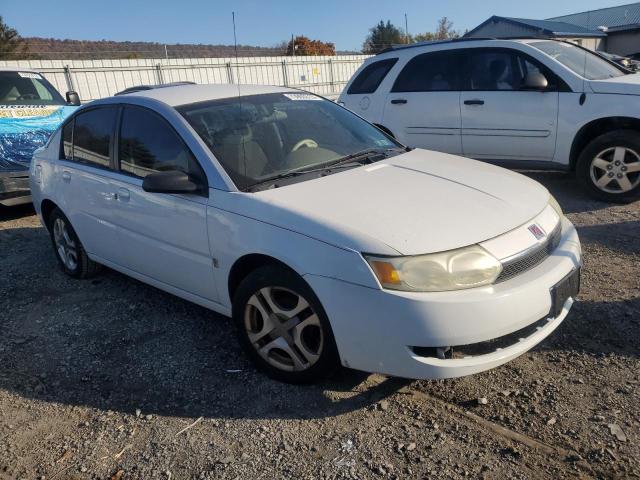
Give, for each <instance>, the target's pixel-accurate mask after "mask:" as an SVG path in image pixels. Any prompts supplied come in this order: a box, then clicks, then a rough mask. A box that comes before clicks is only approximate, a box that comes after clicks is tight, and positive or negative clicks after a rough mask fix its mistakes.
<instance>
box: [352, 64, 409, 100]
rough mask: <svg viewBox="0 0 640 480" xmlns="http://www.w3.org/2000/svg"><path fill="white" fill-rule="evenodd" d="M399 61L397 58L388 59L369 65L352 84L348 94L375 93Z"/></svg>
mask: <svg viewBox="0 0 640 480" xmlns="http://www.w3.org/2000/svg"><path fill="white" fill-rule="evenodd" d="M397 61H398V59H397V58H388V59H386V60H380V61H379V62H373V63H372V64H371V65H367V66H366V67H365V68H364V69H363V70H362V71H361V72H360V74H359V75H358V76H357V77H356V78H355V80H354V81H353V82H352V83H351V86H350V87H349V90H348V91H347V93H348V94H362V93H374V92H375V91H376V90H377V89H378V87H379V86H380V84H381V83H382V80H384V78H385V77H386V76H387V74H388V73H389V70H391V68H393V66H394V65H395V64H396V62H397Z"/></svg>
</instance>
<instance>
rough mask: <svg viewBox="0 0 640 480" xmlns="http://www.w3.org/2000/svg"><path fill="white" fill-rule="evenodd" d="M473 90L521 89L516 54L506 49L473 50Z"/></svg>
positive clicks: (470, 64) (471, 70) (471, 65)
mask: <svg viewBox="0 0 640 480" xmlns="http://www.w3.org/2000/svg"><path fill="white" fill-rule="evenodd" d="M469 66H470V69H469V70H470V75H469V80H470V82H471V90H482V91H495V90H519V89H520V84H521V81H522V79H521V78H520V76H519V75H518V73H517V70H516V68H517V62H516V56H515V55H514V54H512V53H511V52H508V51H506V50H479V51H473V50H471V58H470V62H469Z"/></svg>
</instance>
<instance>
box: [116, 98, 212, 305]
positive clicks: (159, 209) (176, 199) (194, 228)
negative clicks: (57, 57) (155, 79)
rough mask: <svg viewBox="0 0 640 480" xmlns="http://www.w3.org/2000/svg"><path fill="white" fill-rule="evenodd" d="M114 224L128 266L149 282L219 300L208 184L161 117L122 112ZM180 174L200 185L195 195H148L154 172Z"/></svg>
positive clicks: (132, 108)
mask: <svg viewBox="0 0 640 480" xmlns="http://www.w3.org/2000/svg"><path fill="white" fill-rule="evenodd" d="M116 158H117V161H118V168H119V174H117V175H115V177H116V178H115V180H114V182H113V183H114V185H115V187H116V195H117V202H116V203H117V205H118V208H117V212H116V219H115V221H116V224H117V226H118V232H119V235H120V241H119V245H120V248H121V249H122V251H123V255H124V256H125V262H126V263H124V265H125V266H126V267H127V268H128V269H130V270H132V271H133V272H135V273H137V274H139V275H143V276H144V277H146V278H147V279H151V280H155V281H156V282H161V283H162V284H164V285H165V286H169V287H173V288H176V289H179V290H181V291H183V292H187V293H190V294H192V295H196V296H198V297H200V298H204V299H207V300H210V301H215V300H216V299H217V297H218V296H217V293H216V288H215V285H214V277H213V265H212V259H211V254H210V251H209V239H208V234H207V216H206V210H207V200H208V192H209V190H208V184H207V179H206V177H205V174H204V172H203V171H202V168H201V167H200V165H199V164H198V162H197V160H196V158H195V157H194V156H193V154H192V153H191V151H190V150H189V148H188V147H187V146H186V145H185V143H184V142H183V141H182V139H181V138H180V136H179V135H178V133H177V132H176V131H175V130H174V129H173V127H171V126H170V125H169V123H168V122H167V121H166V120H165V119H164V118H162V117H161V116H160V115H159V114H157V113H155V112H153V111H151V110H149V109H146V108H143V107H138V106H133V105H126V106H124V107H123V109H122V113H121V118H120V122H119V132H118V139H117V157H116ZM168 170H180V171H183V172H185V173H187V174H189V175H190V176H191V177H192V178H194V179H195V180H197V182H198V183H200V184H201V185H202V190H201V191H200V192H198V193H197V194H189V195H183V194H166V193H150V192H146V191H144V190H143V188H142V181H143V179H144V177H145V176H147V175H149V174H150V173H154V172H160V171H168Z"/></svg>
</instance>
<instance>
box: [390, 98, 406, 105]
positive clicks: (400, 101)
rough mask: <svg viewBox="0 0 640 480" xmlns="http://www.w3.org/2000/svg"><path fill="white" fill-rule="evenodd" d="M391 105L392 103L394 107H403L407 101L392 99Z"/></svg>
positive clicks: (404, 99)
mask: <svg viewBox="0 0 640 480" xmlns="http://www.w3.org/2000/svg"><path fill="white" fill-rule="evenodd" d="M391 103H393V104H394V105H404V104H405V103H407V99H406V98H394V99H393V100H391Z"/></svg>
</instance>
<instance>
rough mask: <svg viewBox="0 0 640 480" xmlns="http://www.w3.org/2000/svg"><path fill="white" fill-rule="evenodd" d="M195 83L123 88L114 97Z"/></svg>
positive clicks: (193, 83)
mask: <svg viewBox="0 0 640 480" xmlns="http://www.w3.org/2000/svg"><path fill="white" fill-rule="evenodd" d="M195 84H196V82H186V81H185V82H171V83H165V84H162V85H136V86H135V87H129V88H125V89H124V90H122V91H120V92H118V93H116V94H115V95H114V96H118V95H126V94H127V93H135V92H143V91H145V90H155V89H156V88H167V87H179V86H180V85H195Z"/></svg>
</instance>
